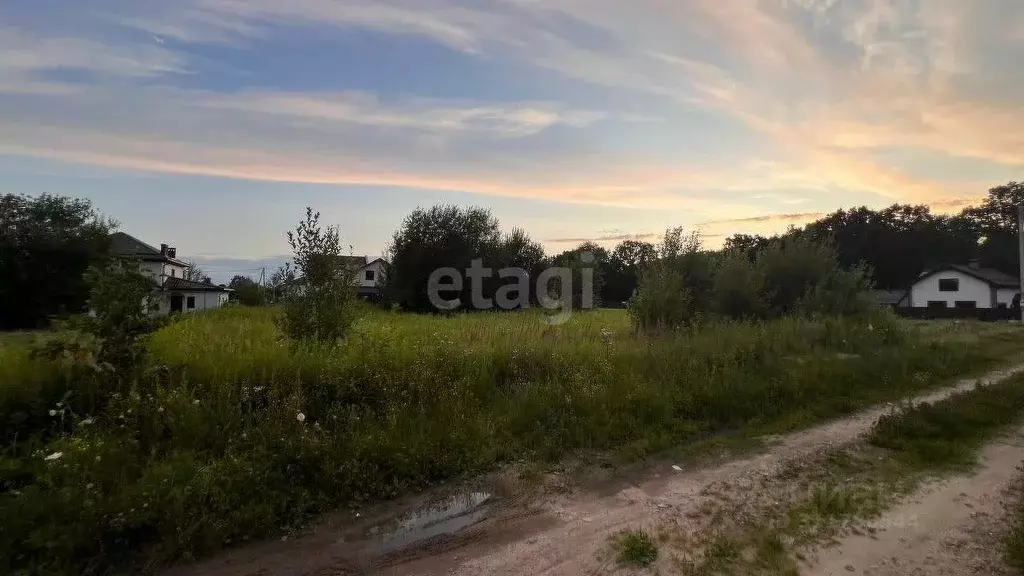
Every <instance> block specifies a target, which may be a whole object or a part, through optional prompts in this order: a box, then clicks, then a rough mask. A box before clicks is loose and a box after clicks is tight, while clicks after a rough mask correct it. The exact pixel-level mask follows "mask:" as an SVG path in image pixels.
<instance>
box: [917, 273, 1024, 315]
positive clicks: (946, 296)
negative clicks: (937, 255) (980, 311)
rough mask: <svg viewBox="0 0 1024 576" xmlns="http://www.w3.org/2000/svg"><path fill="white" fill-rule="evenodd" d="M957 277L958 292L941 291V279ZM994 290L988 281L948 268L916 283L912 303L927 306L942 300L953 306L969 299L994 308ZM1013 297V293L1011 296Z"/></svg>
mask: <svg viewBox="0 0 1024 576" xmlns="http://www.w3.org/2000/svg"><path fill="white" fill-rule="evenodd" d="M947 278H956V279H958V280H959V281H960V286H959V288H960V289H959V290H958V291H956V292H940V291H939V280H945V279H947ZM992 296H993V290H992V288H991V287H990V286H989V284H988V282H982V281H981V280H978V279H977V278H975V277H973V276H968V275H967V274H964V273H963V272H959V271H956V270H946V271H943V272H939V273H938V274H932V275H931V276H928V277H926V278H922V279H920V280H918V281H917V282H916V283H914V286H913V287H912V288H911V289H910V299H911V305H912V306H913V307H914V308H925V307H927V306H928V302H929V301H936V300H941V301H944V302H946V306H948V307H949V308H953V307H954V306H955V305H956V302H957V301H958V300H968V301H972V302H975V303H976V306H977V307H978V308H992ZM1010 297H1011V298H1012V297H1013V296H1012V295H1011V296H1010Z"/></svg>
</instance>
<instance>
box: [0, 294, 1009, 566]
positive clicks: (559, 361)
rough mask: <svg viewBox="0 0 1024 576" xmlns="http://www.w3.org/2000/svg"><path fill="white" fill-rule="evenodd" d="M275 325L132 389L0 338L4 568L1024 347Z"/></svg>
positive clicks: (886, 390) (907, 334)
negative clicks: (315, 338)
mask: <svg viewBox="0 0 1024 576" xmlns="http://www.w3.org/2000/svg"><path fill="white" fill-rule="evenodd" d="M278 313H279V311H277V310H275V309H272V308H227V309H221V310H217V311H215V312H211V313H207V314H201V315H194V316H188V317H183V318H179V319H177V320H176V321H174V322H172V323H171V324H169V325H168V326H166V327H164V328H162V329H161V330H159V331H158V332H156V333H154V334H152V335H151V336H150V337H149V340H148V342H147V347H148V351H149V355H148V359H147V360H146V366H145V369H144V370H143V371H142V372H141V373H139V374H137V375H131V377H130V378H128V377H125V378H119V379H112V378H111V377H110V376H111V375H110V374H107V373H105V372H104V371H105V370H106V368H105V367H104V366H101V365H96V364H95V362H94V361H93V358H92V356H91V352H90V351H91V350H92V348H91V346H92V344H90V342H88V339H87V338H86V337H85V336H82V337H81V338H82V339H83V340H84V341H83V342H81V343H79V345H78V347H77V348H73V349H75V350H77V351H78V352H77V353H73V354H68V353H65V354H63V355H62V356H60V357H58V358H44V357H40V356H38V355H37V356H33V355H32V354H30V352H29V345H28V344H27V342H26V341H25V339H17V340H12V341H9V342H0V425H2V426H3V428H4V432H5V434H6V439H7V443H6V446H5V448H4V452H3V457H2V459H0V492H2V494H0V570H2V571H3V572H4V573H19V572H24V573H54V574H64V573H67V574H71V573H75V574H79V573H91V574H103V573H110V572H113V571H115V570H124V569H127V570H140V571H152V570H154V569H156V568H157V567H159V566H161V565H166V564H169V563H174V562H178V561H184V560H189V559H192V558H196V557H199V556H202V555H205V554H208V553H210V552H212V551H214V550H216V549H218V548H222V547H224V546H228V545H232V544H236V543H239V542H242V541H244V540H249V539H253V538H258V537H260V536H264V535H267V534H269V533H272V532H274V531H277V530H280V529H281V528H282V527H289V526H297V525H299V524H301V523H303V522H305V521H308V520H309V519H310V518H311V517H312V515H314V514H316V513H319V512H323V511H327V510H330V509H333V508H336V507H339V506H344V505H347V504H352V503H359V502H366V501H370V500H375V499H382V498H390V497H394V496H396V495H399V494H401V493H403V492H407V491H409V490H413V489H416V488H421V487H424V486H428V485H431V484H433V483H437V482H439V481H442V480H449V479H454V478H460V477H466V476H468V475H472V474H478V473H481V472H485V471H487V470H490V469H492V468H493V467H495V466H500V465H502V464H503V463H507V462H511V461H517V460H519V459H528V460H532V461H540V462H548V461H555V460H557V459H559V458H563V457H566V456H569V455H572V454H575V453H579V452H581V451H588V452H590V451H599V452H609V451H613V452H615V453H616V454H617V455H618V456H619V457H622V458H631V459H636V458H641V457H644V456H647V455H651V454H655V453H658V452H660V451H663V450H666V449H670V448H673V447H679V446H681V445H684V444H686V443H688V442H693V441H696V440H700V439H703V438H707V437H709V436H712V435H715V434H717V433H721V432H724V431H748V432H753V431H779V430H784V429H789V428H794V427H798V426H802V425H807V424H809V423H811V422H814V421H817V420H820V419H823V418H827V417H830V416H835V415H839V414H843V413H846V412H850V411H852V410H855V409H857V408H859V407H862V406H864V405H866V404H870V403H874V402H877V401H881V400H886V399H896V398H900V397H903V396H905V395H908V394H910V393H912V392H914V391H917V390H920V389H923V388H926V387H930V386H935V385H937V384H939V383H941V382H942V381H945V380H947V379H949V378H952V377H954V376H956V375H961V374H964V373H966V372H969V371H977V370H980V369H983V368H984V367H986V366H989V365H991V364H993V363H995V362H997V361H999V360H1001V359H1003V358H1005V357H1006V356H1007V354H1009V353H1010V352H1011V351H1012V350H1014V349H1016V348H1017V347H1018V345H1019V343H1020V342H1021V341H1022V338H1021V335H1020V334H1019V332H1018V331H1017V330H1016V327H1010V326H1006V325H988V326H982V325H978V324H973V323H965V324H943V325H940V326H939V327H936V325H931V326H929V327H927V328H922V326H923V325H918V324H913V323H908V322H905V321H900V320H897V319H896V318H895V317H893V316H891V315H889V314H884V313H876V314H871V315H867V316H863V317H858V318H856V319H852V318H847V319H842V318H835V319H817V320H812V319H799V318H784V319H780V320H775V321H772V322H767V323H728V322H716V323H708V324H704V325H701V326H700V327H693V328H690V329H686V330H681V331H678V332H675V333H672V334H664V335H638V334H634V333H633V332H632V331H631V329H630V323H629V319H628V317H627V315H626V313H625V312H624V311H610V310H602V311H592V312H585V313H577V314H574V315H573V316H572V317H571V319H570V321H569V322H568V323H566V324H564V325H559V326H550V325H547V324H546V323H545V322H544V321H543V320H544V316H543V314H542V313H540V312H536V311H522V312H515V313H476V314H467V315H455V316H449V317H441V316H419V315H412V314H399V313H392V312H384V311H380V310H371V309H366V310H363V311H362V312H361V316H360V318H359V320H358V321H357V322H356V323H355V325H354V326H353V327H352V329H351V331H350V333H349V334H348V337H347V338H346V339H345V340H344V341H342V342H340V343H338V344H330V345H328V344H314V343H303V344H296V343H294V342H293V341H290V340H287V339H285V338H284V337H283V336H282V335H281V334H280V332H279V331H278V329H277V327H276V324H275V322H274V315H275V314H278ZM62 349H65V350H66V349H68V347H67V346H65V347H63V348H62ZM111 381H117V382H119V384H116V385H111V384H110V382H111Z"/></svg>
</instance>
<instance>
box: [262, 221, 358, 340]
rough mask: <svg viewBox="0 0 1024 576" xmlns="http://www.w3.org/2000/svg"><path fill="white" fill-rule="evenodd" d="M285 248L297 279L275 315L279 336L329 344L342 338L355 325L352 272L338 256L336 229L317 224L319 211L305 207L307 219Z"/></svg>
mask: <svg viewBox="0 0 1024 576" xmlns="http://www.w3.org/2000/svg"><path fill="white" fill-rule="evenodd" d="M288 244H289V245H291V248H292V251H293V252H294V254H295V267H296V269H297V270H298V273H299V274H301V275H302V278H301V279H299V280H298V281H297V282H294V283H293V285H292V289H291V290H290V292H289V294H288V296H287V297H286V299H285V304H284V314H282V315H281V316H280V326H281V330H282V332H284V333H285V334H286V335H288V337H289V338H292V339H293V340H319V341H322V342H333V341H336V340H338V339H340V338H343V337H344V336H345V334H346V333H347V332H348V329H349V327H350V326H351V325H352V323H353V322H354V321H355V317H356V316H355V309H354V307H353V304H354V302H355V300H356V293H355V286H354V285H353V282H352V279H353V277H354V276H355V270H354V269H352V268H351V267H350V266H349V265H348V264H347V262H348V261H347V260H346V259H345V258H344V257H343V256H342V254H341V240H340V237H339V232H338V229H337V228H336V227H333V226H328V227H327V228H326V229H325V228H322V227H321V225H320V213H319V212H316V213H314V212H313V209H312V208H306V219H305V220H303V221H302V222H299V225H298V227H297V228H296V229H295V231H294V232H288Z"/></svg>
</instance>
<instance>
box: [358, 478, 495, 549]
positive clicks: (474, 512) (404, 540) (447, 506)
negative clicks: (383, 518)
mask: <svg viewBox="0 0 1024 576" xmlns="http://www.w3.org/2000/svg"><path fill="white" fill-rule="evenodd" d="M490 499H491V495H490V494H488V493H486V492H470V493H467V494H459V495H456V496H452V497H451V498H448V499H447V500H442V501H440V502H437V503H435V504H433V505H431V506H427V507H424V508H422V509H420V510H417V511H415V512H413V513H412V514H409V515H408V516H406V517H405V518H403V519H402V520H401V522H399V524H398V525H397V526H395V527H394V528H392V529H390V530H387V531H385V532H384V534H383V535H382V536H381V537H380V544H379V548H378V552H382V553H383V552H391V551H393V550H398V549H400V548H405V547H406V546H409V545H410V544H414V543H416V542H419V541H421V540H426V539H428V538H433V537H435V536H443V535H448V534H454V533H456V532H458V531H459V530H462V529H463V528H467V527H469V526H472V525H473V524H476V523H477V522H479V521H481V520H483V519H484V517H485V516H487V509H486V508H481V507H480V506H481V505H483V504H484V503H485V502H487V501H488V500H490Z"/></svg>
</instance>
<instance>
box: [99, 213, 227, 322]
mask: <svg viewBox="0 0 1024 576" xmlns="http://www.w3.org/2000/svg"><path fill="white" fill-rule="evenodd" d="M110 241H111V253H112V254H113V255H114V256H116V257H119V258H130V259H133V260H137V261H138V262H139V270H140V271H141V272H142V273H143V274H145V275H146V276H149V277H150V278H152V279H153V283H154V284H155V285H156V290H155V292H154V298H155V299H156V311H155V313H156V314H157V315H159V316H166V315H168V314H170V313H172V312H182V313H188V312H198V311H200V310H209V309H211V308H219V307H220V306H223V305H224V303H226V302H227V301H228V294H229V293H230V292H231V290H230V289H228V288H225V287H223V286H217V285H214V284H207V283H205V282H193V281H191V280H186V279H185V270H187V269H188V264H187V263H185V262H183V261H181V260H178V258H177V249H175V248H173V247H170V246H168V245H167V244H161V245H160V248H159V249H157V248H154V247H153V246H150V245H149V244H146V243H145V242H143V241H141V240H139V239H138V238H135V237H134V236H130V235H128V234H125V233H124V232H115V233H114V234H111V236H110Z"/></svg>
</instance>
